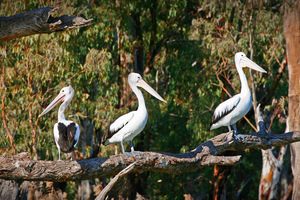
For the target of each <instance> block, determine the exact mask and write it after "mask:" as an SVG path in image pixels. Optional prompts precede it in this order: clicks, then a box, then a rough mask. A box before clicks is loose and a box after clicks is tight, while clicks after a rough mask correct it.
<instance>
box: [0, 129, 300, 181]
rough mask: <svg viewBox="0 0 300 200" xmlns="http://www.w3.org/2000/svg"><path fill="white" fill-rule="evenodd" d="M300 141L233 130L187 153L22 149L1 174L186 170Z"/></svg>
mask: <svg viewBox="0 0 300 200" xmlns="http://www.w3.org/2000/svg"><path fill="white" fill-rule="evenodd" d="M297 141H300V132H299V131H296V132H289V133H285V134H268V135H265V134H263V133H260V132H258V133H250V134H245V135H241V136H240V137H239V138H237V139H233V137H232V132H229V133H223V134H220V135H217V136H216V137H214V138H212V139H210V140H208V141H206V142H204V143H202V144H201V145H199V146H198V147H197V148H196V149H194V150H193V151H191V152H187V153H184V154H171V153H157V152H142V153H141V154H140V155H134V156H130V157H126V156H125V155H123V154H121V155H114V156H110V157H101V158H92V159H86V160H76V161H35V160H31V159H29V158H28V156H27V153H22V154H19V155H16V156H1V157H0V178H2V179H9V180H32V181H46V180H47V181H56V182H60V181H74V180H86V179H92V178H96V177H98V178H100V177H110V176H114V175H116V174H118V172H120V171H121V170H123V169H124V168H126V167H127V166H128V165H130V164H132V163H135V168H134V170H133V171H135V172H145V171H160V172H165V173H172V174H174V173H183V172H188V171H195V170H197V169H201V168H203V167H205V166H210V165H234V164H237V163H239V162H240V159H241V157H240V156H232V157H226V156H219V155H220V154H222V153H223V152H225V151H228V150H231V151H234V150H245V149H248V148H261V149H267V148H271V147H272V146H281V145H286V144H289V143H293V142H297Z"/></svg>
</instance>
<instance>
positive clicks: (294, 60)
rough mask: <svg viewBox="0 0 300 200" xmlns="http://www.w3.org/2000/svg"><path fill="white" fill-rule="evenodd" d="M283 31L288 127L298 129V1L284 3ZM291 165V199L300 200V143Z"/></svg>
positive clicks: (299, 86) (296, 146) (294, 148)
mask: <svg viewBox="0 0 300 200" xmlns="http://www.w3.org/2000/svg"><path fill="white" fill-rule="evenodd" d="M286 4H287V8H286V9H285V12H284V16H283V29H284V34H285V39H286V50H287V59H288V69H289V127H290V130H291V131H293V130H299V128H300V83H299V81H300V62H299V60H300V54H299V52H300V1H299V0H297V1H294V3H288V1H287V2H286ZM291 165H292V171H293V175H294V186H293V199H300V179H299V177H300V143H299V142H298V143H295V144H292V145H291Z"/></svg>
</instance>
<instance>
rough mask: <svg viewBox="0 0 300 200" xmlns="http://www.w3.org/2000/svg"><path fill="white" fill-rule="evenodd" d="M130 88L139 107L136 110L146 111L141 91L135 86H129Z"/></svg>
mask: <svg viewBox="0 0 300 200" xmlns="http://www.w3.org/2000/svg"><path fill="white" fill-rule="evenodd" d="M130 87H131V89H132V91H133V93H134V94H135V95H136V97H137V99H138V103H139V106H138V109H137V110H147V109H146V103H145V99H144V96H143V93H142V91H141V90H140V89H139V88H138V87H137V86H136V85H130Z"/></svg>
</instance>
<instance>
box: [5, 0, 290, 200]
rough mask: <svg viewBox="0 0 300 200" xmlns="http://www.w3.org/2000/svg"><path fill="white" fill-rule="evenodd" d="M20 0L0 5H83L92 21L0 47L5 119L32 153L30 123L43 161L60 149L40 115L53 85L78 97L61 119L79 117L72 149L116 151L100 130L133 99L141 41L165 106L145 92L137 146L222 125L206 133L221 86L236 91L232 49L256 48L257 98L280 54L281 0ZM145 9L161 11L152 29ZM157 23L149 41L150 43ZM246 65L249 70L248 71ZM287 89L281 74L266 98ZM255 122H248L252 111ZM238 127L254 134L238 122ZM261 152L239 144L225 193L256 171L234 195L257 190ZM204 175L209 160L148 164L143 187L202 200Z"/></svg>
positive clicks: (78, 10)
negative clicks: (179, 168) (176, 170)
mask: <svg viewBox="0 0 300 200" xmlns="http://www.w3.org/2000/svg"><path fill="white" fill-rule="evenodd" d="M22 2H23V1H22ZM22 2H21V1H15V2H10V1H4V2H2V3H1V9H0V15H1V16H9V15H13V14H16V13H19V12H22V11H24V10H31V9H36V8H39V7H44V6H59V7H60V10H59V13H60V14H61V13H63V14H69V15H77V14H80V15H82V16H84V17H85V18H93V19H94V20H93V24H92V25H91V26H89V27H84V28H80V29H74V30H69V31H66V32H60V33H54V34H50V35H33V36H28V37H24V38H19V39H15V40H13V41H9V42H6V43H1V44H0V54H1V55H2V57H0V64H1V67H2V66H4V68H3V71H2V72H1V80H2V86H1V88H0V94H1V100H2V99H3V102H4V105H5V106H4V111H5V116H4V117H5V119H6V121H7V125H8V128H9V130H10V131H11V133H12V134H13V137H14V144H15V147H16V150H17V152H22V151H29V152H30V153H31V156H34V150H33V149H34V144H33V129H35V128H36V131H37V150H38V155H39V158H40V159H45V160H56V159H57V157H58V155H57V149H56V146H55V143H54V140H53V135H52V134H53V133H52V129H53V125H54V124H55V123H56V121H57V112H56V110H54V111H52V112H50V113H48V114H47V115H45V116H43V117H42V118H40V119H38V115H39V114H40V113H41V112H42V110H43V109H44V108H45V107H46V106H47V105H48V104H49V103H50V102H51V100H53V98H54V97H55V96H56V95H57V94H58V92H59V90H60V89H61V88H62V87H64V86H67V85H69V84H71V85H72V86H73V87H74V88H75V90H76V94H75V97H74V99H73V100H72V102H71V104H70V106H69V108H68V109H67V111H66V117H67V118H68V119H70V120H74V121H76V122H77V123H79V124H80V126H81V138H80V143H79V144H78V154H79V157H83V158H88V157H89V155H90V153H91V152H92V151H93V149H94V147H97V146H98V147H99V146H100V149H101V152H100V154H99V156H107V155H111V154H113V153H114V149H115V147H116V146H114V145H109V146H108V147H103V146H101V145H100V142H101V137H102V135H103V134H105V133H106V132H107V130H108V127H109V124H110V123H111V122H112V121H113V120H114V119H116V118H117V117H118V116H120V115H122V114H124V113H126V112H128V111H130V110H133V109H135V108H136V107H137V101H136V99H135V97H134V95H133V94H132V92H131V90H130V89H128V87H129V86H128V84H127V75H128V74H129V72H131V71H133V66H134V64H135V63H134V62H135V51H136V47H137V46H142V47H143V54H144V57H143V59H144V66H146V63H147V62H148V59H149V57H148V56H149V55H151V54H152V53H153V49H155V48H157V49H159V51H158V52H157V54H155V55H154V56H155V57H154V59H153V60H154V61H153V68H151V69H150V71H149V73H147V74H144V79H145V80H146V81H147V82H148V83H149V85H151V86H153V88H155V89H156V90H157V91H158V93H160V94H162V96H163V97H164V98H165V99H166V100H167V104H163V103H161V102H158V101H157V100H156V99H155V98H153V97H151V96H150V95H148V94H146V92H143V94H144V96H145V98H146V104H147V109H148V112H149V119H148V123H147V126H146V128H145V130H144V131H143V132H142V133H141V134H140V135H139V136H137V137H136V138H135V140H134V145H135V146H136V147H137V148H136V149H137V150H150V151H161V152H173V153H184V152H188V151H191V150H192V149H194V148H195V147H196V146H198V145H199V144H200V143H202V142H204V141H206V140H208V139H209V138H211V137H213V136H214V135H215V134H218V133H221V132H224V131H226V130H227V129H226V128H224V129H222V128H220V129H218V130H215V131H213V132H212V131H209V124H210V121H211V116H212V113H213V111H214V108H216V106H217V105H218V104H219V103H221V102H222V101H223V100H225V99H227V98H228V96H227V95H226V94H225V93H224V91H222V87H221V86H223V85H224V87H225V88H226V89H227V90H229V92H230V93H231V94H236V93H239V88H240V81H239V77H238V75H237V72H236V69H235V66H234V60H233V57H234V54H235V53H236V52H238V51H243V52H245V53H246V54H247V55H248V56H250V55H251V53H250V52H251V51H253V60H254V61H255V62H256V63H258V64H259V65H260V66H262V67H263V68H264V69H265V70H266V71H268V73H267V74H264V75H262V74H260V73H254V78H255V85H256V86H257V96H258V99H261V98H263V97H264V95H266V93H268V92H269V90H270V88H271V86H272V84H273V82H274V78H275V76H276V74H277V70H278V68H279V66H280V63H279V62H281V61H282V60H283V59H284V56H285V50H284V37H283V31H282V13H281V12H280V11H279V9H278V10H277V6H275V7H272V6H271V4H272V2H271V3H268V2H266V3H259V2H253V1H242V2H236V1H229V2H228V1H226V2H225V1H224V2H220V1H215V2H213V3H212V2H211V1H202V2H201V3H199V2H197V1H182V0H173V1H155V0H154V1H143V2H139V1H127V0H126V1H84V2H83V1H66V2H65V3H64V4H61V3H60V1H30V3H27V4H26V5H24V4H23V3H22ZM117 2H118V3H117ZM276 2H277V1H276ZM118 4H119V5H118ZM277 4H279V5H281V4H282V2H281V1H278V2H277ZM155 5H156V8H155ZM151 9H155V11H156V18H155V20H156V30H153V27H154V26H153V21H152V19H151ZM54 15H55V14H54ZM134 15H138V16H139V17H138V18H139V20H140V22H141V27H140V28H141V32H142V36H143V37H142V41H139V40H138V39H137V38H136V26H135V24H134V23H135V22H134V20H133V16H134ZM177 26H178V27H177ZM153 31H154V32H155V37H154V38H152V39H153V40H154V45H153V46H151V37H152V33H153ZM166 36H169V38H168V40H167V41H166V40H163V39H164V38H165V37H166ZM246 74H247V76H248V74H249V73H248V71H246ZM224 80H228V81H229V82H230V83H231V85H228V83H227V84H226V81H224ZM287 88H288V84H287V81H286V78H283V79H282V80H281V81H280V82H279V85H278V87H277V92H276V93H275V95H274V97H273V99H280V98H281V97H282V96H284V97H285V96H287V91H288V89H287ZM269 104H271V102H269ZM1 109H2V108H1ZM270 112H272V111H270ZM30 116H32V117H30ZM2 117H3V116H2ZM37 119H38V120H37ZM250 121H251V122H252V124H255V123H254V119H253V118H251V119H250ZM275 121H276V124H275V125H274V127H275V128H276V129H274V130H276V131H274V132H276V133H277V132H278V133H282V132H283V130H284V126H283V125H281V124H280V123H279V122H278V120H277V119H275ZM238 129H239V130H240V132H252V131H253V130H252V129H251V127H250V126H249V125H248V124H246V123H245V122H244V121H243V120H241V122H240V123H239V124H238ZM118 149H120V148H118ZM0 150H1V152H2V154H7V155H10V154H12V153H13V152H12V150H11V147H10V143H9V139H8V137H7V132H6V129H5V127H4V124H3V123H0ZM119 152H120V151H119ZM254 155H255V156H254ZM259 156H260V151H258V150H251V151H249V152H244V153H243V160H244V162H243V164H241V165H238V166H237V167H235V168H234V169H233V173H232V176H231V177H230V179H229V181H228V189H230V191H231V192H228V197H233V196H234V195H235V192H236V191H237V190H238V189H239V188H240V186H241V184H242V183H243V182H244V181H246V180H247V179H248V178H249V177H251V181H250V182H249V184H248V185H246V188H245V189H244V190H245V191H250V192H242V193H241V199H256V198H257V193H258V192H257V191H258V184H259V177H260V168H261V162H260V160H259V159H258V158H259ZM63 158H66V156H65V155H63ZM241 174H242V176H241ZM211 180H212V168H205V169H202V170H201V171H197V172H193V173H188V174H181V175H169V174H162V173H149V176H148V179H147V183H148V188H147V195H146V196H147V197H149V198H150V199H182V198H183V196H184V194H187V193H192V195H193V196H194V197H197V196H198V197H199V196H202V197H206V198H208V191H209V186H210V183H211ZM74 187H76V185H75V184H73V183H72V184H69V185H68V187H67V188H68V191H69V193H70V194H69V196H72V197H73V196H74V195H75V194H74V191H72V188H74ZM191 188H192V190H193V191H192V192H191ZM170 191H172V192H170ZM230 199H231V198H230Z"/></svg>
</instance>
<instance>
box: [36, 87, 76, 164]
mask: <svg viewBox="0 0 300 200" xmlns="http://www.w3.org/2000/svg"><path fill="white" fill-rule="evenodd" d="M74 94H75V91H74V89H73V88H72V86H71V85H70V86H68V87H64V88H62V89H61V90H60V93H59V94H58V96H57V97H56V98H55V99H54V100H53V101H52V102H51V103H50V104H49V106H48V107H47V108H46V109H45V110H44V111H43V112H42V113H41V114H40V115H39V117H41V116H43V115H45V114H46V113H48V112H49V111H50V110H52V109H53V108H54V107H55V106H56V105H57V104H58V103H60V102H63V103H62V104H61V105H60V107H59V110H58V123H56V124H55V125H54V129H53V133H54V138H55V143H56V146H57V149H58V155H59V159H58V160H59V161H60V160H61V159H60V151H62V152H64V153H70V152H72V156H71V160H73V150H74V148H75V147H76V145H77V143H78V140H79V136H80V129H79V125H78V124H77V123H75V122H73V121H70V120H66V118H65V114H64V113H65V110H66V108H67V107H68V105H69V104H70V102H71V100H72V98H73V97H74Z"/></svg>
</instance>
